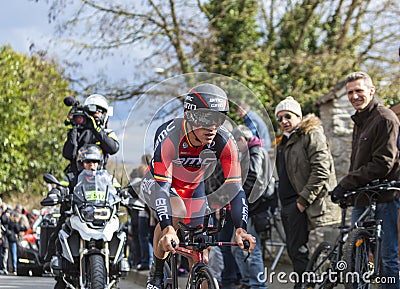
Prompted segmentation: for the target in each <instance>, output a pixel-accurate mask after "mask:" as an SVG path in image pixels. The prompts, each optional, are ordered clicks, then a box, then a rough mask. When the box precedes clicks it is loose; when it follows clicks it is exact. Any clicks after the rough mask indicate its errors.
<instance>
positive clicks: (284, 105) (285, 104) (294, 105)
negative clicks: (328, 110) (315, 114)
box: [275, 96, 303, 117]
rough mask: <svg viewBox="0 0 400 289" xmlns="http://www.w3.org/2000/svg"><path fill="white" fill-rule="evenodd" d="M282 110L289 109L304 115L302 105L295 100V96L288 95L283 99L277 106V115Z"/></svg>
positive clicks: (301, 115)
mask: <svg viewBox="0 0 400 289" xmlns="http://www.w3.org/2000/svg"><path fill="white" fill-rule="evenodd" d="M282 110H287V111H290V112H293V113H294V114H297V115H298V116H300V117H303V114H302V113H301V107H300V104H299V103H298V102H297V101H295V100H294V98H293V97H291V96H288V97H286V98H285V99H284V100H282V101H281V102H280V103H278V105H277V106H276V108H275V116H276V115H277V114H278V112H280V111H282Z"/></svg>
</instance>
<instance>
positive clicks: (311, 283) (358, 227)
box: [303, 181, 400, 289]
mask: <svg viewBox="0 0 400 289" xmlns="http://www.w3.org/2000/svg"><path fill="white" fill-rule="evenodd" d="M399 187H400V182H397V181H386V182H382V183H379V182H377V181H375V182H372V183H371V184H369V185H367V186H365V187H361V188H358V189H356V190H352V191H348V192H346V193H345V195H344V200H342V201H341V202H340V203H339V206H340V207H341V209H342V215H341V223H340V225H339V227H338V228H339V235H338V237H337V239H336V241H335V243H334V244H331V243H329V242H326V241H324V242H322V243H320V244H319V245H318V247H317V248H316V249H315V251H314V253H313V254H312V256H311V258H310V260H309V263H308V265H307V268H306V274H307V277H308V280H306V281H305V282H304V283H303V288H307V289H309V288H314V289H317V288H318V289H319V288H323V289H331V288H333V287H335V286H337V285H338V284H344V287H345V289H353V288H369V287H370V284H371V282H372V281H373V280H374V279H375V278H376V277H378V276H379V271H380V267H381V264H380V262H381V244H382V228H381V225H382V220H380V219H375V214H376V205H377V199H378V196H379V193H381V192H384V191H388V190H398V191H400V188H399ZM367 192H368V193H372V194H371V196H370V197H369V198H370V199H369V205H368V206H367V208H366V209H365V211H364V212H363V213H362V214H361V216H360V217H359V218H358V219H357V221H356V222H355V224H354V225H352V226H348V225H346V213H347V208H348V207H349V205H348V204H347V201H348V198H349V197H351V196H355V195H356V194H359V193H361V194H363V195H364V194H365V193H367ZM365 196H366V195H365ZM303 281H304V280H303Z"/></svg>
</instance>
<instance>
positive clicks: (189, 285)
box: [164, 209, 250, 289]
mask: <svg viewBox="0 0 400 289" xmlns="http://www.w3.org/2000/svg"><path fill="white" fill-rule="evenodd" d="M225 214H226V212H225V209H222V210H220V217H219V220H217V219H216V217H215V215H214V216H213V214H211V215H206V216H205V217H204V223H203V224H200V225H198V226H195V227H191V226H189V225H187V224H184V223H182V222H179V229H178V236H180V239H181V240H182V241H180V242H179V246H178V247H176V244H174V242H173V243H172V245H173V246H174V247H175V250H176V253H175V254H172V253H170V254H169V256H168V257H167V261H166V262H165V264H164V276H165V280H164V288H165V289H178V260H177V259H178V255H181V256H184V257H187V258H190V259H191V260H193V266H192V267H191V269H190V271H189V275H188V277H187V281H186V287H185V288H186V289H200V288H201V289H219V286H218V282H217V280H216V278H214V277H213V275H212V273H211V270H210V268H209V267H208V265H207V264H206V260H205V258H204V257H205V256H204V252H203V251H204V250H206V249H208V248H210V247H212V246H238V244H237V243H235V242H217V241H215V235H216V233H218V232H219V231H220V230H221V229H222V227H223V225H224V223H225ZM210 220H212V222H210ZM244 246H245V249H248V248H249V247H250V244H249V243H248V241H244ZM249 255H250V253H248V256H249ZM248 256H247V257H248Z"/></svg>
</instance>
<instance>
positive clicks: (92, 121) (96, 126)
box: [88, 116, 102, 132]
mask: <svg viewBox="0 0 400 289" xmlns="http://www.w3.org/2000/svg"><path fill="white" fill-rule="evenodd" d="M88 123H89V124H88V126H89V128H90V129H92V130H95V131H97V132H101V129H102V128H101V124H100V121H99V120H97V119H96V118H94V117H93V116H90V117H89V120H88Z"/></svg>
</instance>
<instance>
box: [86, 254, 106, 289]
mask: <svg viewBox="0 0 400 289" xmlns="http://www.w3.org/2000/svg"><path fill="white" fill-rule="evenodd" d="M88 269H89V274H88V275H89V280H90V287H89V288H90V289H104V288H105V285H106V268H105V266H104V259H103V257H102V256H101V255H91V256H89V266H88Z"/></svg>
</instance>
